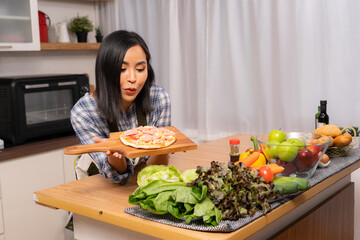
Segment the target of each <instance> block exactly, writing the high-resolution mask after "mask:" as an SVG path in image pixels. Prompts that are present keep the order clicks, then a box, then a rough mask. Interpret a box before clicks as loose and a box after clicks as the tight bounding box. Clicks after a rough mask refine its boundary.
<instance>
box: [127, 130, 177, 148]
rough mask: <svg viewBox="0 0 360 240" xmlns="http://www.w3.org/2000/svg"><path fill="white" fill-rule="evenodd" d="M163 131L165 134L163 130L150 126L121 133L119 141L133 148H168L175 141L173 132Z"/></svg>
mask: <svg viewBox="0 0 360 240" xmlns="http://www.w3.org/2000/svg"><path fill="white" fill-rule="evenodd" d="M161 130H163V131H161ZM165 131H166V134H164V128H156V127H152V126H145V127H138V128H133V129H131V130H128V131H125V132H122V133H121V134H120V140H121V142H122V143H123V144H124V145H127V146H130V147H134V148H142V149H156V148H164V147H168V146H170V145H171V144H173V143H174V142H175V141H176V136H175V133H174V132H172V131H170V130H168V129H165ZM146 138H147V139H146ZM145 139H146V140H145Z"/></svg>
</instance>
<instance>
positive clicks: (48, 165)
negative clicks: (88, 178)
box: [0, 149, 74, 240]
mask: <svg viewBox="0 0 360 240" xmlns="http://www.w3.org/2000/svg"><path fill="white" fill-rule="evenodd" d="M24 154H26V153H24ZM73 160H74V157H72V158H70V157H69V158H64V154H63V149H59V150H54V151H48V152H45V153H41V154H35V155H32V156H24V157H20V158H16V159H11V160H7V161H1V162H0V179H1V200H0V201H1V202H2V211H3V213H2V215H3V216H2V217H3V224H4V234H3V236H4V238H5V239H6V240H17V239H37V240H42V239H44V240H64V239H66V230H65V225H66V223H67V219H68V212H66V211H64V210H61V209H57V210H54V209H49V208H46V207H43V206H39V205H37V204H36V203H35V202H34V199H33V197H34V196H33V193H34V192H35V191H38V190H41V189H46V188H50V187H54V186H56V185H60V184H63V183H65V182H67V181H71V180H73V179H74V177H73V176H74V175H72V174H73V173H74V170H73V169H71V166H72V164H73ZM66 169H67V170H66ZM0 217H1V216H0ZM0 230H1V228H0ZM1 235H2V234H1V232H0V240H1Z"/></svg>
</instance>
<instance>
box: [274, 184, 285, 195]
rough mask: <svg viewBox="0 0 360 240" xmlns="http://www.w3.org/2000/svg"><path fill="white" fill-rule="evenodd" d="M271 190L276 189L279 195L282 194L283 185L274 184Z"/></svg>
mask: <svg viewBox="0 0 360 240" xmlns="http://www.w3.org/2000/svg"><path fill="white" fill-rule="evenodd" d="M273 190H274V191H276V190H278V191H279V194H280V195H284V191H285V190H284V187H283V186H281V185H275V186H274V189H273Z"/></svg>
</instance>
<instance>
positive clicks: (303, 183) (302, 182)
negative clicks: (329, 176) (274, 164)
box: [275, 176, 310, 191]
mask: <svg viewBox="0 0 360 240" xmlns="http://www.w3.org/2000/svg"><path fill="white" fill-rule="evenodd" d="M275 179H276V181H277V182H279V181H285V182H296V183H297V184H299V189H300V190H301V191H306V190H308V189H309V188H310V182H309V180H307V179H305V178H298V177H285V176H276V177H275Z"/></svg>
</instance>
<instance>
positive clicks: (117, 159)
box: [92, 137, 127, 174]
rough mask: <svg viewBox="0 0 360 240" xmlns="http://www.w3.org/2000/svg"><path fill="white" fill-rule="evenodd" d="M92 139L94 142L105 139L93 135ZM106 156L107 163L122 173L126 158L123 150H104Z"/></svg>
mask: <svg viewBox="0 0 360 240" xmlns="http://www.w3.org/2000/svg"><path fill="white" fill-rule="evenodd" d="M92 140H93V141H94V142H96V143H100V142H104V141H105V140H106V139H104V138H99V137H93V138H92ZM105 154H106V156H107V157H108V162H109V164H110V165H111V166H112V167H113V168H114V169H115V170H116V171H117V172H118V173H119V174H122V173H124V172H125V171H126V168H127V165H126V159H125V157H123V154H124V152H123V151H122V150H111V151H107V152H105Z"/></svg>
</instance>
